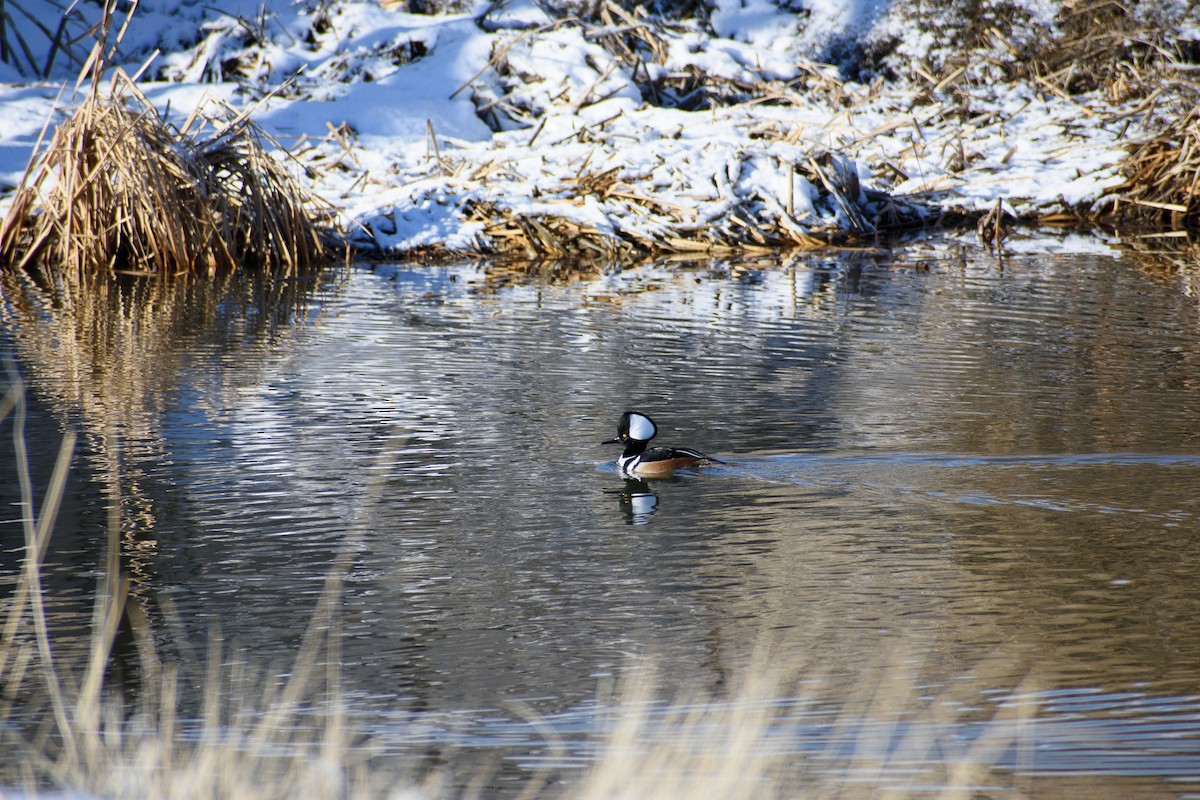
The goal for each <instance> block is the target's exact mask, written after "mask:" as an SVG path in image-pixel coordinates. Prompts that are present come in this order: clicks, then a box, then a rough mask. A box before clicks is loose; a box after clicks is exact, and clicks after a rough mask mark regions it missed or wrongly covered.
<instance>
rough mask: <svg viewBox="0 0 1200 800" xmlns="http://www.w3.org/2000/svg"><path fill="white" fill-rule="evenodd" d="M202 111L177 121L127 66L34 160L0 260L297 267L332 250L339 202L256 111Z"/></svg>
mask: <svg viewBox="0 0 1200 800" xmlns="http://www.w3.org/2000/svg"><path fill="white" fill-rule="evenodd" d="M209 110H210V111H211V110H212V109H209ZM201 112H202V109H197V110H196V112H194V113H193V114H192V116H191V117H190V118H189V119H188V120H187V121H186V123H185V124H184V125H183V126H182V128H180V129H175V128H174V127H173V126H171V125H170V124H169V123H167V122H166V121H165V120H164V119H163V118H162V116H161V115H160V114H159V113H158V111H157V109H155V108H154V106H153V105H152V104H151V103H150V101H149V100H147V99H146V97H145V96H144V95H143V94H142V93H141V92H140V91H139V90H138V88H137V86H136V85H135V83H134V81H133V80H132V79H131V78H130V77H129V76H127V75H126V74H125V73H124V72H121V71H118V72H117V74H116V77H115V78H114V79H113V81H112V83H111V85H110V89H109V90H108V91H107V92H102V91H100V90H99V88H98V85H97V84H95V83H94V84H93V86H92V88H91V90H90V91H89V92H88V94H87V96H86V98H85V99H84V101H83V102H82V104H81V105H80V106H79V107H78V108H77V109H75V111H74V112H73V113H72V114H71V115H70V117H68V118H67V119H66V120H65V121H64V122H63V123H62V124H60V125H59V126H58V127H57V128H56V129H55V130H54V132H53V135H52V136H51V137H50V141H49V144H48V145H47V146H46V147H45V148H44V149H42V150H41V151H40V152H39V153H37V155H36V156H35V158H34V159H33V160H32V161H31V163H30V166H29V168H28V170H27V171H26V174H25V176H24V178H23V180H22V182H21V185H20V186H19V187H18V189H17V192H16V194H15V196H14V199H13V203H12V206H11V208H10V210H9V213H8V215H7V217H6V218H5V219H4V222H3V224H2V225H0V266H6V267H16V268H21V269H30V268H34V267H38V268H44V269H49V270H55V271H59V272H65V273H68V274H71V275H75V276H81V277H82V276H85V275H94V274H106V273H111V272H116V271H129V272H145V273H158V274H173V273H208V274H213V273H216V272H219V271H224V270H232V269H236V268H238V267H244V266H251V267H257V268H260V269H263V270H269V271H272V272H279V273H284V274H289V275H290V274H296V273H302V272H305V271H307V270H309V269H311V268H312V267H313V266H314V265H315V264H317V263H318V262H319V261H321V260H322V259H323V258H325V257H326V256H327V255H328V245H327V240H326V237H325V234H326V232H327V231H328V230H329V223H330V218H331V215H330V209H329V208H328V207H327V206H325V204H323V203H322V202H321V201H320V200H318V199H317V198H316V197H315V196H313V195H312V194H311V193H310V192H308V191H307V190H305V189H304V188H303V187H301V186H300V185H299V184H298V183H297V181H296V180H295V178H294V177H293V176H292V175H291V174H290V173H289V172H288V170H287V169H286V168H285V167H284V165H283V164H282V163H280V161H278V160H277V159H276V158H274V157H272V156H271V155H269V154H268V153H267V152H266V151H265V149H264V146H263V142H264V141H269V140H267V137H266V136H265V134H263V132H262V131H260V130H259V129H258V128H257V127H256V126H255V125H254V124H253V123H252V122H251V121H250V120H249V119H248V117H247V116H246V115H245V114H241V115H235V114H233V112H232V111H231V110H230V109H228V108H220V107H218V108H217V109H216V113H214V114H212V115H205V114H203V113H201ZM218 114H219V115H220V116H218Z"/></svg>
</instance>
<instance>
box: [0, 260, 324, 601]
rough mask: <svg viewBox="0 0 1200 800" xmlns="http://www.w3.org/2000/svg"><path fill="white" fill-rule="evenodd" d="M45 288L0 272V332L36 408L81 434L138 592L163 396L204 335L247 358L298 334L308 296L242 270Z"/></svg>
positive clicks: (53, 278)
mask: <svg viewBox="0 0 1200 800" xmlns="http://www.w3.org/2000/svg"><path fill="white" fill-rule="evenodd" d="M44 278H45V280H44V281H41V282H37V281H35V276H34V275H32V274H30V273H25V272H19V271H17V272H14V271H9V272H3V273H0V295H2V297H0V300H2V302H0V324H3V325H4V327H5V328H6V329H7V331H8V335H9V337H10V338H11V341H12V343H13V347H14V350H15V353H16V355H17V358H18V360H19V362H20V364H21V366H22V369H23V370H25V371H26V373H27V374H28V376H29V380H30V382H31V383H32V384H33V385H35V386H36V387H37V388H38V390H39V395H40V397H41V398H43V401H44V402H46V403H47V404H48V405H49V406H50V407H51V409H52V410H53V411H54V412H55V413H56V415H57V416H58V417H59V418H60V419H61V420H62V421H63V424H64V425H65V426H66V427H73V428H77V429H78V430H80V431H81V433H82V436H83V439H84V441H85V443H86V445H87V446H86V448H85V450H86V452H87V453H88V455H89V457H90V459H91V462H92V464H91V466H92V472H93V473H94V474H95V475H96V476H97V478H98V480H99V482H100V483H101V485H103V486H104V487H105V491H106V493H107V502H108V503H109V504H110V505H112V506H113V508H114V510H116V511H118V512H119V519H118V520H117V525H118V527H119V528H120V530H121V531H122V540H123V546H124V553H123V555H124V556H125V557H126V568H127V569H128V570H130V571H131V572H132V573H133V575H134V578H135V582H136V583H140V582H139V581H138V580H137V579H138V577H139V574H140V572H141V571H142V570H141V568H140V567H139V562H141V561H146V560H148V559H152V558H153V535H154V525H155V509H154V507H153V504H152V501H151V498H150V496H149V493H148V492H147V489H146V481H147V470H146V466H147V464H148V463H154V462H155V461H156V459H158V458H160V457H161V456H162V454H163V450H164V448H165V445H164V444H163V434H162V417H163V413H164V412H165V410H166V409H167V407H168V403H169V397H170V395H171V394H172V393H173V392H175V391H177V390H178V388H179V387H180V385H181V382H182V379H183V376H185V375H186V374H187V373H188V371H189V370H191V369H194V366H193V365H192V364H190V363H189V355H188V354H189V352H190V350H189V348H190V347H193V346H194V341H195V340H196V339H197V338H201V339H203V338H206V337H213V338H215V339H217V340H218V341H220V342H221V344H222V346H229V344H230V342H232V345H233V346H234V347H239V348H242V349H244V350H248V351H249V350H254V349H255V348H265V347H268V346H270V345H271V344H272V339H273V337H276V336H277V335H279V333H280V332H281V331H289V330H292V329H293V328H294V323H295V319H296V317H297V316H300V315H302V314H303V313H304V311H305V308H306V305H307V302H308V298H309V297H310V288H309V287H308V286H307V285H304V284H301V283H299V282H297V281H292V280H280V279H275V278H272V277H270V276H266V275H259V274H251V273H245V272H241V273H231V274H227V275H223V276H218V277H216V278H214V279H204V280H201V279H195V278H190V277H188V276H179V277H177V278H173V279H135V280H129V281H125V282H117V281H113V280H109V279H107V278H100V279H95V278H85V279H83V281H81V282H79V281H76V280H75V278H74V277H72V276H67V275H65V274H60V275H51V274H47V275H46V276H44ZM145 566H149V564H146V565H145ZM135 591H139V589H138V587H136V586H135Z"/></svg>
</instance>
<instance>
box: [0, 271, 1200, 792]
mask: <svg viewBox="0 0 1200 800" xmlns="http://www.w3.org/2000/svg"><path fill="white" fill-rule="evenodd" d="M1048 249H1050V250H1051V252H1042V253H1039V254H1037V255H1029V256H1010V257H1009V258H1007V259H1006V260H1005V261H1003V262H999V261H997V259H996V258H995V257H994V256H992V255H990V254H989V253H987V252H986V251H984V250H982V249H979V250H977V249H973V248H970V247H967V248H965V249H962V250H954V251H950V250H947V249H944V248H943V249H940V250H937V251H934V250H922V249H918V248H914V249H912V250H908V251H898V252H896V253H892V254H889V255H888V256H886V257H880V258H867V257H850V256H848V257H846V258H836V259H831V258H828V257H823V258H814V259H810V260H800V261H796V262H793V263H786V264H780V263H761V264H753V265H730V264H705V265H701V266H690V267H686V266H685V267H679V266H675V267H670V268H668V267H665V266H663V267H643V268H637V269H630V270H625V271H620V272H611V273H606V274H596V275H593V276H589V277H586V278H580V279H576V280H557V281H554V280H547V279H537V278H532V277H527V276H522V275H518V274H510V273H505V272H502V271H500V270H498V269H487V268H484V267H480V266H473V265H464V266H458V267H446V268H440V267H439V268H433V267H421V268H409V267H406V266H403V265H398V266H380V267H376V268H374V269H368V268H357V269H349V270H338V271H333V272H331V273H329V274H327V275H326V276H325V277H324V278H323V279H322V280H321V281H320V285H318V286H313V287H306V286H301V285H288V286H284V287H262V286H258V287H253V286H231V287H229V288H228V290H227V292H226V293H225V294H222V295H221V296H220V297H218V298H213V297H212V293H211V292H207V293H206V292H203V291H200V290H199V289H198V288H196V287H180V288H177V289H170V290H159V291H157V293H155V292H150V294H152V295H153V300H154V302H153V303H147V302H145V301H144V300H142V301H139V300H138V297H137V295H138V293H137V292H134V291H128V292H126V293H125V294H124V295H121V296H116V297H113V298H111V299H110V303H109V304H108V305H105V304H104V303H100V304H99V305H100V306H102V307H101V308H98V309H97V308H89V307H79V306H74V305H72V304H70V303H67V304H65V305H62V304H60V305H55V304H51V303H48V302H45V301H44V300H41V299H39V296H38V295H36V294H35V293H29V292H25V291H23V290H20V289H18V288H17V287H16V286H15V285H9V286H8V287H7V289H6V290H5V295H6V307H5V312H4V313H5V322H4V325H3V339H2V340H0V341H3V343H4V346H5V348H6V349H7V350H8V351H9V352H11V353H12V354H13V357H14V358H15V359H16V362H17V364H18V367H19V369H20V371H21V373H22V374H23V375H24V377H25V379H26V381H27V383H28V384H29V386H30V389H31V392H32V395H33V396H32V401H33V408H32V410H31V418H30V420H29V423H28V435H29V437H30V440H31V442H32V443H33V444H32V447H33V449H34V451H35V457H34V461H35V463H34V467H35V473H36V474H37V475H38V476H39V480H41V481H43V482H44V476H45V475H46V474H47V473H48V470H49V464H50V462H51V460H52V458H53V455H54V453H55V448H56V447H57V441H58V436H59V433H58V432H59V431H60V430H61V429H63V428H65V427H71V428H73V429H75V430H78V431H80V432H81V434H82V439H81V445H80V452H79V454H78V455H77V457H76V476H75V483H74V485H73V487H72V494H71V498H70V501H69V503H68V507H67V508H66V509H65V511H64V520H63V523H62V524H61V525H60V532H59V533H58V534H56V537H57V538H56V539H55V542H54V545H53V546H52V549H51V553H50V555H49V559H48V560H49V562H50V569H49V572H50V575H49V578H48V580H49V584H50V586H51V588H52V593H51V607H52V608H53V609H54V613H55V614H56V615H57V617H56V619H57V620H58V621H59V624H60V626H61V628H62V630H63V631H64V633H63V634H62V636H63V637H64V639H66V640H69V639H70V636H71V634H70V631H71V630H72V629H73V628H72V626H73V625H74V626H76V629H78V627H81V626H83V625H85V624H86V620H87V619H88V618H89V617H88V615H89V614H90V610H91V605H90V603H91V600H90V597H91V592H92V590H93V586H94V577H95V574H96V572H97V570H98V569H99V565H100V564H102V563H103V562H102V555H101V553H102V550H103V542H104V540H105V535H106V534H105V530H106V525H107V519H108V510H107V509H108V508H109V506H108V501H107V499H106V498H108V497H110V496H113V495H114V493H115V492H118V491H119V493H120V496H121V498H122V500H121V519H122V535H123V538H124V549H125V559H126V563H127V567H128V569H129V571H130V573H131V575H132V577H133V581H134V588H133V591H134V593H135V595H136V596H138V597H140V598H141V599H142V600H143V601H144V602H145V603H146V607H147V609H148V613H149V615H150V618H151V623H152V625H153V626H154V629H155V633H156V636H157V637H158V638H160V639H161V642H160V644H161V646H162V648H163V650H164V652H167V653H171V652H177V653H180V654H184V653H186V652H187V648H188V647H190V646H194V645H196V644H197V643H199V644H200V645H202V644H203V643H204V642H205V641H206V639H207V638H208V637H211V636H213V635H215V634H216V632H218V631H219V633H220V635H221V636H222V637H223V638H224V639H225V641H226V642H228V643H230V646H231V648H234V649H233V650H231V652H237V653H238V654H239V657H244V658H246V659H247V660H254V661H264V662H266V661H272V660H274V661H285V660H286V659H288V658H289V657H291V656H292V655H293V654H294V653H295V651H296V648H297V645H298V642H299V641H300V638H301V637H302V635H303V632H304V630H305V625H306V623H307V621H308V620H309V618H310V617H311V615H312V611H313V608H314V607H315V604H316V599H317V597H318V596H319V594H320V593H321V591H322V588H323V585H324V581H325V577H326V575H327V574H329V572H330V570H331V569H332V568H333V566H334V564H335V562H336V561H337V559H338V558H339V554H341V555H346V554H349V557H350V558H351V563H352V568H351V569H350V571H349V574H348V578H347V585H346V588H345V593H344V595H345V596H344V602H343V604H342V606H341V609H340V615H339V620H338V623H339V625H340V626H341V628H342V630H343V632H344V637H343V640H342V654H341V662H342V665H343V666H342V669H343V681H344V684H345V688H346V690H347V691H348V692H349V693H350V695H351V696H352V698H355V702H356V703H358V704H360V705H361V707H363V708H364V709H370V710H371V711H372V713H377V714H380V715H381V716H380V719H381V720H383V721H382V722H381V723H380V729H381V731H382V732H383V734H384V738H385V739H386V736H387V735H388V732H389V731H391V732H392V735H394V737H395V738H396V739H401V738H403V734H402V733H401V732H400V727H401V726H399V724H397V725H396V726H394V727H393V726H391V725H390V724H389V723H388V722H387V719H388V718H389V715H390V714H393V713H395V714H400V713H401V712H403V713H404V714H409V713H412V712H422V713H424V714H426V715H427V716H426V719H428V720H430V722H429V723H428V725H429V729H428V736H429V737H430V739H431V740H435V739H439V738H442V739H454V740H455V741H458V742H459V743H466V744H467V745H470V746H478V747H484V748H486V747H488V746H490V745H491V744H503V745H504V746H505V747H514V748H515V749H516V751H518V755H517V756H515V757H514V758H515V760H516V761H518V762H520V763H522V764H526V763H528V764H536V763H539V759H541V758H543V757H544V753H543V751H544V749H545V741H544V737H542V736H541V734H540V733H538V732H536V731H533V730H532V729H531V728H530V727H529V726H528V725H527V724H526V723H525V721H524V720H522V719H521V717H520V715H519V714H514V713H512V711H511V705H510V704H511V702H512V701H520V703H521V704H523V707H529V708H532V709H534V710H535V711H536V712H537V713H539V714H543V715H546V720H547V721H546V723H544V724H546V725H557V726H559V728H560V730H561V731H562V732H563V736H564V738H566V739H570V735H569V733H568V732H570V731H578V730H586V729H587V728H588V727H589V725H591V724H592V723H593V721H594V719H595V717H594V714H596V713H598V712H597V710H596V706H595V702H594V700H595V697H596V692H597V685H598V683H600V682H602V681H603V680H604V679H605V678H606V676H612V675H616V674H619V673H621V672H622V671H623V670H624V669H625V668H626V667H627V666H628V665H629V663H630V661H631V659H632V658H633V657H635V656H651V657H653V659H654V660H655V663H656V664H657V665H658V667H659V670H660V673H661V675H663V676H664V683H665V686H664V691H665V692H666V693H667V694H668V695H670V694H671V693H672V692H673V691H674V690H675V689H683V688H689V689H695V688H699V689H703V690H707V691H713V692H719V691H720V689H721V687H723V686H725V685H727V684H728V683H729V682H730V681H731V680H733V679H734V678H735V677H736V676H737V675H738V674H739V672H740V671H741V670H743V669H744V668H745V667H746V666H747V664H749V663H750V662H752V661H753V660H754V658H755V653H757V652H761V651H762V648H763V646H764V643H769V646H770V653H771V655H770V656H769V658H770V660H771V662H772V664H773V665H775V666H783V667H785V668H787V669H788V670H790V671H792V672H794V674H797V675H820V676H823V677H822V684H821V685H822V687H823V688H822V692H823V694H825V695H831V698H830V699H831V700H832V701H834V702H836V701H837V700H838V695H839V693H840V694H842V695H845V696H849V695H850V694H852V693H853V692H854V691H855V690H856V689H857V688H859V687H861V686H862V685H863V684H864V683H867V682H870V681H872V680H874V679H875V678H874V676H876V675H878V674H881V673H887V672H889V671H892V672H894V671H903V672H906V673H911V674H912V675H913V676H915V677H914V680H915V682H916V684H917V685H918V686H920V687H921V690H920V691H921V692H922V693H927V694H931V695H937V694H938V693H939V692H942V691H947V692H949V691H951V690H953V691H954V692H957V693H958V694H962V692H961V687H962V686H964V685H967V686H970V687H971V690H972V692H974V702H976V703H979V704H981V705H988V704H996V705H997V706H1000V705H1003V703H1004V702H1005V700H1006V698H1011V697H1012V696H1013V695H1014V694H1015V693H1022V692H1024V693H1027V694H1028V693H1032V694H1034V695H1036V696H1037V697H1038V699H1039V711H1038V716H1039V725H1038V727H1037V732H1036V733H1035V734H1033V735H1032V742H1031V747H1029V748H1027V749H1026V750H1025V751H1024V755H1022V756H1021V757H1020V758H1017V757H1016V756H1013V757H1012V758H1009V757H1007V756H1006V757H1005V759H1008V762H1006V763H1005V765H1006V767H1007V768H1009V769H1011V770H1014V771H1015V772H1016V773H1018V774H1021V775H1025V776H1029V777H1030V779H1035V778H1038V777H1039V776H1041V777H1046V776H1049V777H1054V776H1066V777H1072V778H1078V776H1079V775H1091V776H1107V777H1110V778H1111V780H1112V781H1113V783H1111V784H1109V785H1110V786H1111V787H1119V790H1118V789H1117V788H1113V789H1112V791H1113V793H1114V794H1120V793H1132V792H1135V791H1136V792H1143V793H1147V794H1159V793H1166V794H1170V793H1173V792H1175V791H1185V790H1189V789H1190V790H1194V789H1196V788H1197V787H1200V516H1198V515H1200V424H1198V422H1197V420H1200V310H1198V306H1197V300H1196V298H1195V297H1194V296H1192V294H1191V293H1190V292H1189V287H1188V285H1187V284H1186V283H1185V282H1184V280H1183V279H1181V278H1179V277H1155V276H1153V275H1150V274H1148V273H1147V272H1145V271H1144V270H1143V269H1141V268H1140V265H1139V263H1138V262H1137V261H1135V260H1133V259H1132V258H1129V257H1124V258H1119V257H1116V256H1113V255H1088V256H1080V255H1064V254H1056V253H1054V252H1052V250H1053V248H1052V247H1051V248H1048ZM113 309H116V312H115V313H113ZM628 408H636V409H640V410H643V411H646V412H648V413H650V414H651V415H653V416H654V417H655V418H656V420H657V421H658V423H659V428H660V434H659V439H660V440H661V442H663V443H665V444H678V445H686V446H692V447H696V448H700V449H703V450H705V451H706V452H709V453H711V454H713V455H716V456H718V457H720V458H722V459H724V460H726V461H727V462H728V464H727V465H726V466H723V467H720V468H717V469H714V470H711V471H708V472H705V473H704V474H700V475H682V476H679V477H676V478H674V479H671V480H665V481H654V482H651V483H649V484H644V485H638V484H635V483H627V482H626V481H624V480H623V479H621V478H620V477H619V476H618V475H617V474H616V473H615V471H614V469H613V466H612V463H611V462H612V459H613V458H615V456H616V454H617V453H616V451H615V450H614V449H612V448H605V447H602V446H601V445H600V442H601V440H603V439H606V438H611V437H612V436H613V435H614V433H615V426H616V421H617V418H618V416H619V415H620V413H621V412H622V411H624V410H626V409H628ZM4 431H5V434H4V435H5V437H6V440H7V438H8V437H9V436H10V433H11V424H9V423H6V424H5V427H4ZM6 448H7V445H6ZM7 460H11V459H9V458H8V457H6V461H7ZM5 470H6V472H5V473H4V482H5V489H4V499H5V501H6V502H10V503H11V502H14V501H15V499H16V493H15V492H16V490H15V488H14V485H13V483H14V480H13V478H12V471H11V467H10V466H6V467H5ZM10 519H15V516H10ZM0 535H2V536H3V544H4V546H5V553H6V555H4V562H3V565H4V574H5V575H6V576H7V577H8V583H7V584H6V585H11V582H12V576H14V575H15V572H16V569H17V566H18V563H19V561H18V554H17V553H16V552H14V550H15V549H16V548H17V547H18V546H19V543H20V542H21V538H20V536H21V534H20V530H19V526H18V525H16V524H6V525H4V526H3V533H2V534H0ZM955 687H958V688H955ZM822 714H825V716H822ZM827 716H828V714H827V712H821V713H817V712H813V713H812V714H811V715H810V714H807V713H805V714H801V713H799V712H798V713H797V717H796V718H797V720H798V725H799V727H798V728H797V730H798V731H800V733H797V734H795V736H796V737H797V738H796V739H795V746H796V747H797V748H798V749H804V748H805V747H808V746H810V744H811V743H812V742H816V743H818V744H819V745H820V746H822V747H827V746H828V745H829V744H830V740H831V738H833V731H832V729H829V728H827V727H823V726H824V725H825V724H826V723H825V722H823V720H825V719H826V717H827ZM870 724H871V721H870V720H864V728H863V729H864V730H868V731H869V730H870ZM914 724H915V723H914ZM928 724H934V723H928ZM889 730H891V729H889ZM953 733H954V735H957V736H966V737H969V736H970V735H971V733H970V729H969V726H967V725H965V724H959V725H956V726H954V728H953ZM410 735H411V734H410ZM889 735H890V734H889ZM806 742H808V743H810V744H806ZM1031 754H1032V755H1031ZM576 755H578V756H579V757H581V758H584V759H585V758H586V753H582V754H580V753H576ZM1005 759H1001V760H1002V761H1005ZM1009 762H1011V763H1009ZM1060 788H1061V787H1060Z"/></svg>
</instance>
